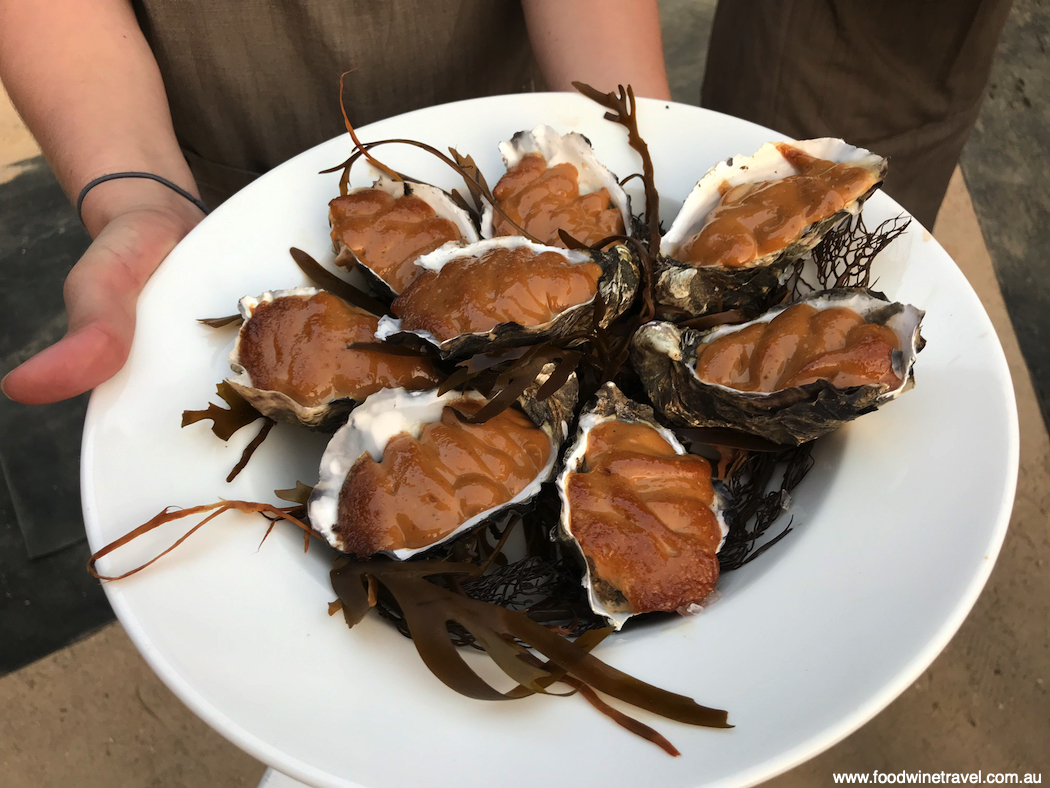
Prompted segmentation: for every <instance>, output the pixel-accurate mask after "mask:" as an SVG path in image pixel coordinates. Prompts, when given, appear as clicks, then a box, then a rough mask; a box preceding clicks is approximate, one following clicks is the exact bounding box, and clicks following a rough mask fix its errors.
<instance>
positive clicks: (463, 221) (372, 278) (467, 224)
mask: <svg viewBox="0 0 1050 788" xmlns="http://www.w3.org/2000/svg"><path fill="white" fill-rule="evenodd" d="M366 189H382V190H383V191H385V192H386V193H387V194H389V195H390V196H391V197H394V198H395V199H396V198H398V197H404V196H405V195H406V194H414V195H415V196H416V197H419V198H420V199H421V200H422V201H423V202H425V203H426V204H427V205H429V206H430V207H431V208H433V209H434V212H435V213H436V214H437V215H438V216H440V217H441V218H442V219H448V220H449V221H450V222H452V223H453V224H454V225H456V228H457V229H458V230H459V231H460V233H462V234H463V242H464V243H468V244H471V243H475V242H476V241H477V240H478V230H477V228H476V227H475V226H474V222H473V221H472V220H471V218H470V214H468V213H467V212H466V211H464V210H463V209H462V208H460V207H459V206H458V205H456V203H455V201H454V200H453V199H452V198H451V197H450V196H449V195H448V194H446V193H445V192H444V191H442V190H441V189H439V188H438V187H437V186H431V185H430V184H428V183H409V182H408V181H395V180H394V179H393V178H391V177H390V176H389V175H387V174H385V173H380V175H379V177H378V179H377V180H376V181H375V183H373V184H372V185H371V186H361V187H358V188H356V189H350V190H349V191H348V192H347V195H350V194H354V193H355V192H360V191H365V190H366ZM332 249H333V251H334V252H335V253H336V257H335V264H336V265H338V266H342V267H344V268H357V269H359V270H360V271H361V273H362V274H363V275H364V277H365V279H366V280H367V281H368V284H369V285H371V287H372V288H373V289H374V290H375V291H376V292H377V293H379V294H381V295H384V296H388V297H390V298H395V297H396V296H397V295H398V293H397V291H395V290H394V288H393V287H391V286H390V284H389V283H388V282H387V281H386V280H385V279H383V277H381V276H380V275H379V274H378V273H376V272H375V271H373V270H372V269H371V268H369V267H368V266H367V265H366V264H365V263H363V262H361V261H360V260H359V259H358V258H357V255H355V254H354V253H353V251H352V250H351V249H350V247H349V246H347V245H346V244H345V243H343V241H342V239H340V238H334V239H332Z"/></svg>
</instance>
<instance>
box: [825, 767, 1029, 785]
mask: <svg viewBox="0 0 1050 788" xmlns="http://www.w3.org/2000/svg"><path fill="white" fill-rule="evenodd" d="M831 779H832V782H834V783H835V784H836V785H838V784H844V785H851V784H852V785H1039V784H1040V783H1042V782H1043V775H1042V774H1034V773H1017V772H984V771H980V770H979V771H976V772H907V771H901V772H880V771H879V770H878V769H876V770H875V771H873V772H834V773H833V774H832V775H831Z"/></svg>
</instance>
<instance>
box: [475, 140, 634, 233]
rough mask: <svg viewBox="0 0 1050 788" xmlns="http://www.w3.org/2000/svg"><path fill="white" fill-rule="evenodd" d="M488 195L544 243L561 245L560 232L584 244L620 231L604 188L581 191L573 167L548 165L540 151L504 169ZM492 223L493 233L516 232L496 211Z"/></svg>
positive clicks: (616, 211) (615, 211)
mask: <svg viewBox="0 0 1050 788" xmlns="http://www.w3.org/2000/svg"><path fill="white" fill-rule="evenodd" d="M492 196H493V197H495V198H496V203H497V205H499V207H500V208H502V209H503V210H504V211H505V212H506V213H507V215H508V216H509V217H510V218H511V219H512V220H513V221H514V223H515V224H517V225H518V226H519V227H522V228H524V230H525V231H526V232H528V233H529V234H531V235H533V236H535V237H536V238H538V239H539V240H540V241H541V242H542V243H545V244H547V245H548V246H564V245H565V244H564V243H562V240H561V237H560V236H559V235H558V230H565V232H567V233H568V234H569V235H571V236H572V237H573V238H575V239H576V240H578V241H581V242H582V243H584V244H586V245H588V246H591V245H592V244H596V243H598V241H600V240H602V239H603V238H608V237H609V236H610V235H622V234H623V231H624V226H623V217H622V216H621V215H620V211H619V209H618V208H617V207H616V206H615V205H613V204H612V198H611V197H610V196H609V190H608V189H605V188H602V189H599V190H598V191H596V192H593V193H591V194H584V195H581V194H580V184H579V172H578V171H577V169H576V167H574V166H573V165H571V164H567V163H566V164H556V165H554V166H553V167H548V166H547V160H546V159H544V158H543V156H541V155H540V154H538V153H530V154H528V155H527V156H524V157H522V159H521V161H519V162H518V163H517V164H516V165H514V166H513V167H511V168H510V169H509V170H507V172H506V174H505V175H504V176H503V177H502V178H500V179H499V183H497V184H496V188H495V189H493V191H492ZM492 227H493V232H494V233H495V234H496V235H518V231H517V229H515V227H514V225H513V224H511V223H510V222H509V221H507V219H506V218H505V217H504V216H502V215H501V214H500V213H499V211H496V212H495V213H494V215H493V217H492Z"/></svg>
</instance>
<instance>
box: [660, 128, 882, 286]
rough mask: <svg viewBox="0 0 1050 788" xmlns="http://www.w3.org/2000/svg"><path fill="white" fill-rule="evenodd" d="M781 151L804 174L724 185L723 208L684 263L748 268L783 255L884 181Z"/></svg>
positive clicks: (683, 252) (685, 253) (688, 247)
mask: <svg viewBox="0 0 1050 788" xmlns="http://www.w3.org/2000/svg"><path fill="white" fill-rule="evenodd" d="M777 149H778V150H779V151H780V153H781V155H782V156H783V157H784V158H785V159H787V160H788V161H789V162H790V163H791V165H792V166H794V167H795V169H796V170H798V174H797V175H790V176H788V177H787V178H780V179H777V180H772V181H763V182H760V183H742V184H740V185H739V186H729V185H728V184H727V183H724V184H723V187H724V191H723V195H722V200H721V202H719V204H718V205H717V206H716V207H715V208H714V210H712V211H711V213H709V214H708V215H707V219H706V221H705V222H704V226H703V228H701V230H700V232H699V233H697V234H696V235H694V236H693V237H691V238H689V239H688V240H686V241H685V242H684V243H683V244H682V246H681V248H680V249H679V251H678V258H679V259H680V260H682V261H683V262H687V263H690V264H692V265H695V266H701V265H725V266H730V267H736V266H742V265H747V264H748V263H750V262H751V261H753V260H755V259H756V258H759V257H763V256H765V255H767V254H771V253H773V252H777V251H779V250H781V249H783V248H784V247H786V246H787V245H788V244H790V243H791V242H792V241H794V240H795V239H797V238H798V237H799V236H800V235H802V231H803V230H805V229H806V227H808V226H809V225H811V224H813V223H814V222H819V221H821V220H822V219H827V218H828V217H829V216H831V215H832V214H833V213H835V212H836V211H840V210H842V208H843V207H844V206H845V205H847V204H848V203H850V202H853V201H854V200H856V199H857V198H858V197H860V196H862V195H863V194H865V193H866V192H867V191H868V190H869V189H871V187H872V186H874V185H875V183H876V182H877V181H878V178H877V177H876V175H875V173H874V172H872V171H871V170H870V169H866V168H864V167H855V166H852V165H849V164H835V163H834V162H830V161H826V160H825V159H817V158H815V157H813V156H810V155H808V154H806V153H803V152H802V151H800V150H799V149H798V148H793V147H791V146H790V145H787V144H785V143H778V144H777Z"/></svg>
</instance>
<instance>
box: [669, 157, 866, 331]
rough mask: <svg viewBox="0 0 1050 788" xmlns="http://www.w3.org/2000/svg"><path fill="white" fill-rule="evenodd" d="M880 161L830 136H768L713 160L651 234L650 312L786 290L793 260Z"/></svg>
mask: <svg viewBox="0 0 1050 788" xmlns="http://www.w3.org/2000/svg"><path fill="white" fill-rule="evenodd" d="M886 167H887V163H886V159H884V158H882V157H881V156H878V155H876V154H874V153H871V152H870V151H867V150H864V149H862V148H855V147H854V146H852V145H848V144H846V143H845V142H843V141H842V140H838V139H831V138H823V139H814V140H802V141H800V142H793V143H790V144H789V143H775V142H771V143H767V144H765V145H763V146H762V147H761V148H759V150H758V152H757V153H755V155H754V156H751V157H746V156H734V157H733V158H731V159H728V160H726V161H724V162H719V163H718V164H716V165H715V166H714V167H712V168H711V169H710V170H708V172H707V174H706V175H704V177H703V178H701V179H700V181H699V183H697V185H696V187H695V188H694V189H693V191H692V192H691V193H690V194H689V197H688V198H687V199H686V201H685V204H684V205H682V210H681V211H680V212H679V214H678V217H677V218H676V219H675V220H674V223H673V224H672V225H671V227H670V229H669V230H668V231H667V235H665V236H664V238H663V240H662V241H661V243H660V254H661V260H660V262H659V264H658V267H657V281H656V289H655V296H656V301H657V304H658V314H659V316H661V317H672V316H681V315H683V314H688V315H693V316H695V315H702V314H706V313H709V312H719V311H723V310H728V309H737V308H744V309H757V310H762V309H767V308H769V307H770V306H772V305H773V304H775V303H776V302H778V301H779V300H780V298H781V297H783V296H784V295H785V294H786V292H787V288H786V283H787V281H788V278H789V277H790V274H791V269H792V266H793V264H794V263H795V262H796V261H797V260H798V259H800V258H801V257H802V256H803V255H804V254H806V253H807V252H808V251H809V250H811V249H812V248H813V247H814V246H816V245H817V244H818V243H820V240H821V239H822V238H823V237H824V236H825V235H826V234H827V233H828V232H829V231H830V230H831V229H832V228H833V227H834V226H835V225H836V224H838V223H839V222H840V221H842V220H843V219H845V218H846V217H848V216H854V215H856V214H858V213H859V212H860V210H861V208H862V206H863V205H864V201H865V200H866V199H867V198H868V197H869V196H870V195H871V194H872V193H874V192H875V190H876V189H878V187H879V185H880V184H881V183H882V181H883V179H884V178H885V175H886Z"/></svg>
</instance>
